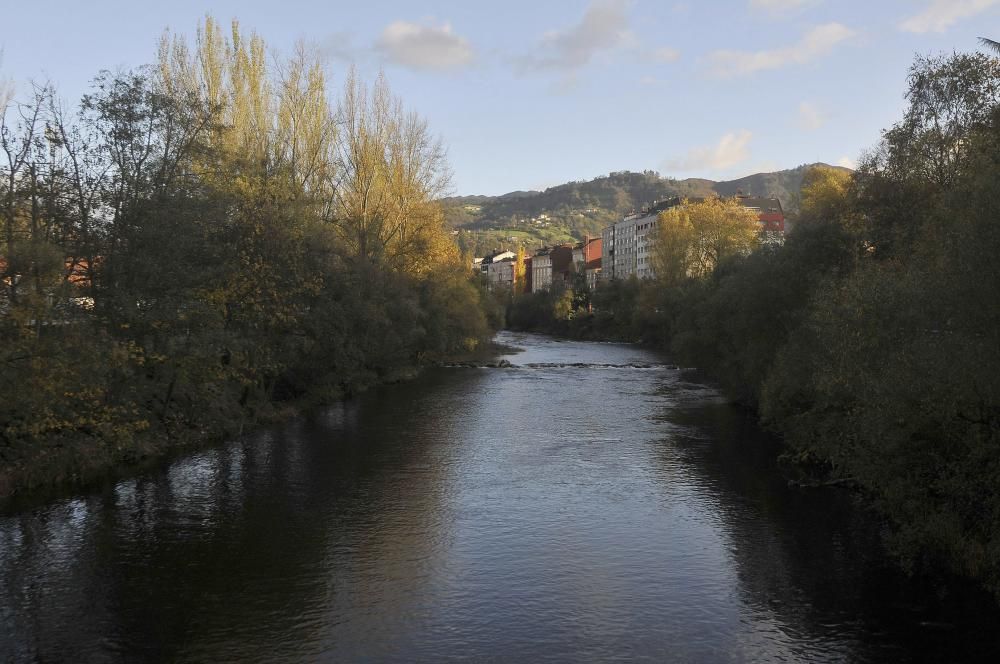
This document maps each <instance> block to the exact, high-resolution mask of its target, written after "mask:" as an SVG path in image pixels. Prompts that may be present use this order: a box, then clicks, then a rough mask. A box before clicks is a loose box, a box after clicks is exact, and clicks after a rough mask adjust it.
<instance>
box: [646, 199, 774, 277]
mask: <svg viewBox="0 0 1000 664" xmlns="http://www.w3.org/2000/svg"><path fill="white" fill-rule="evenodd" d="M657 222H658V223H657V228H656V237H655V240H654V242H653V261H654V262H653V265H654V268H655V270H656V274H657V276H658V277H659V278H660V279H662V280H663V281H664V283H667V284H670V285H674V284H678V283H680V282H681V281H683V280H684V279H686V278H689V277H694V278H704V277H707V276H709V275H710V274H711V273H712V271H713V270H714V269H715V267H716V266H717V265H719V263H720V262H721V261H723V260H725V259H727V258H729V257H731V256H739V255H746V254H749V253H750V252H751V251H753V250H754V249H755V248H756V247H757V246H758V244H759V242H760V223H759V221H758V219H757V215H756V214H755V213H754V212H753V211H751V210H748V209H747V208H745V207H743V206H742V205H741V204H740V202H739V201H738V200H736V199H732V198H709V199H707V200H705V201H704V202H700V203H688V202H686V201H685V202H684V203H682V204H681V205H678V206H676V207H672V208H670V209H668V210H666V211H664V212H662V213H660V216H659V218H658V220H657Z"/></svg>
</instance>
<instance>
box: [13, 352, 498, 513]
mask: <svg viewBox="0 0 1000 664" xmlns="http://www.w3.org/2000/svg"><path fill="white" fill-rule="evenodd" d="M517 351H518V349H517V348H514V347H512V346H508V345H503V344H499V343H496V342H495V341H490V342H488V343H483V344H480V345H478V346H477V347H476V348H475V349H473V350H465V351H461V352H456V353H451V354H448V355H446V356H443V357H440V358H436V359H433V360H431V359H425V360H424V361H423V362H421V363H414V364H408V365H403V366H399V367H396V368H393V369H391V370H389V371H386V372H384V373H383V374H381V375H376V374H373V373H367V374H365V375H363V376H359V377H357V378H355V379H354V380H352V381H350V382H349V383H345V384H344V385H343V386H340V387H338V388H330V387H329V386H327V387H323V388H322V389H315V390H309V391H306V392H305V393H303V394H301V395H298V396H296V397H295V398H292V399H287V400H276V401H269V402H263V403H255V404H253V405H252V406H250V407H246V408H244V409H243V410H242V412H241V413H240V416H239V417H236V418H228V419H225V420H220V421H218V423H217V424H218V426H217V427H216V428H206V427H194V426H183V425H181V424H179V423H176V422H174V423H172V426H170V427H164V428H156V429H152V428H147V429H146V430H144V431H140V432H137V433H136V434H135V435H134V436H132V437H131V438H129V439H127V440H122V438H121V437H120V436H114V435H111V432H104V431H101V430H98V431H94V432H93V433H92V434H89V435H87V434H78V435H63V436H60V437H59V438H58V439H53V440H51V441H48V444H47V445H44V446H39V447H35V448H34V449H27V450H20V456H19V458H17V459H16V460H15V461H14V462H13V463H9V464H7V465H5V466H4V467H3V468H0V511H10V510H16V509H18V508H19V507H20V506H23V505H30V504H37V503H39V502H45V501H46V500H49V499H52V498H54V497H58V496H62V495H67V494H70V493H73V492H78V491H81V490H85V489H87V488H89V487H91V486H95V485H98V484H101V483H104V482H108V481H112V480H115V479H120V478H123V477H128V476H130V475H134V474H137V473H142V472H145V471H148V470H150V469H153V468H156V467H159V466H161V465H163V464H165V463H169V462H171V461H172V460H174V459H177V458H178V457H181V456H183V455H185V454H189V453H191V452H193V451H196V450H200V449H206V448H210V447H213V446H217V445H221V444H223V443H225V442H226V441H229V440H232V439H233V438H237V437H240V436H243V435H246V434H249V433H251V432H253V431H255V430H257V429H259V428H261V427H266V426H270V425H273V424H276V423H279V422H282V421H286V420H290V419H292V418H294V417H298V416H301V415H303V414H307V413H309V412H312V411H315V410H317V409H319V408H323V407H325V406H329V405H331V404H333V403H336V402H338V401H343V400H348V399H351V398H354V397H356V396H358V395H360V394H363V393H365V392H367V391H368V390H371V389H373V388H376V387H378V386H380V385H391V384H395V383H401V382H406V381H410V380H413V379H415V378H417V377H418V376H419V375H420V374H421V372H422V371H424V370H425V369H427V368H430V367H437V366H445V365H454V364H470V365H477V366H486V365H488V364H490V363H492V362H494V361H495V359H496V358H497V357H498V356H500V355H502V354H510V353H512V352H517ZM102 434H104V435H102Z"/></svg>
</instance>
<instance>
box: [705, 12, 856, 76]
mask: <svg viewBox="0 0 1000 664" xmlns="http://www.w3.org/2000/svg"><path fill="white" fill-rule="evenodd" d="M855 34H857V33H855V32H854V30H851V29H850V28H848V27H847V26H845V25H842V24H840V23H826V24H824V25H819V26H816V27H815V28H813V29H812V30H810V31H809V32H807V33H806V34H804V35H803V36H802V38H801V39H800V40H799V41H798V42H797V43H795V44H793V45H791V46H787V47H785V48H776V49H772V50H769V51H714V52H712V53H711V54H709V56H708V57H709V61H710V63H711V65H712V72H713V73H714V74H715V75H716V76H742V75H746V74H752V73H754V72H757V71H762V70H765V69H779V68H781V67H785V66H787V65H793V64H797V65H801V64H805V63H807V62H810V61H812V60H815V59H816V58H819V57H821V56H824V55H826V54H827V53H829V52H830V51H832V50H833V49H834V47H835V46H836V45H837V44H839V43H840V42H842V41H844V40H846V39H850V38H851V37H853V36H854V35H855Z"/></svg>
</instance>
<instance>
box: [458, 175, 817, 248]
mask: <svg viewBox="0 0 1000 664" xmlns="http://www.w3.org/2000/svg"><path fill="white" fill-rule="evenodd" d="M812 165H813V164H804V165H802V166H799V167H797V168H792V169H789V170H784V171H776V172H774V173H755V174H753V175H748V176H747V177H743V178H739V179H737V180H729V181H723V182H716V181H714V180H705V179H701V178H689V179H686V180H676V179H674V178H665V177H662V176H660V174H659V173H656V172H654V171H644V172H642V173H634V172H630V171H620V172H613V173H610V174H609V175H604V176H601V177H597V178H594V179H593V180H589V181H581V182H567V183H566V184H561V185H557V186H555V187H549V188H548V189H546V190H545V191H516V192H511V193H509V194H504V195H502V196H456V197H451V198H444V199H442V201H441V202H442V204H443V205H444V208H445V216H446V219H447V221H448V224H449V226H450V227H451V228H453V229H456V230H458V231H459V233H458V239H459V244H460V245H461V246H462V247H463V248H464V249H466V250H468V251H472V252H473V253H477V254H482V253H486V252H487V251H489V250H492V249H497V248H501V247H503V248H509V247H512V246H515V245H517V244H525V245H527V246H529V247H533V246H541V245H543V244H549V243H552V242H557V241H563V239H565V238H570V237H572V238H577V239H582V238H583V237H584V236H586V235H590V236H595V235H599V234H600V232H601V229H603V228H604V227H605V226H608V225H609V224H611V223H613V222H614V221H616V220H618V219H620V218H621V217H622V216H623V215H625V214H628V213H629V212H632V211H634V210H639V209H641V208H643V207H645V206H647V205H650V204H651V203H653V202H654V201H658V200H663V199H665V198H671V197H673V196H681V197H685V196H692V197H694V196H711V195H713V194H719V195H722V196H732V195H733V194H736V193H737V192H740V191H741V192H743V193H744V194H751V195H756V196H776V197H777V198H779V199H780V200H781V204H782V206H783V207H784V208H785V210H786V211H788V212H794V211H795V210H796V209H797V207H798V197H799V188H800V187H801V185H802V176H803V174H804V173H805V171H806V169H808V168H809V167H810V166H812Z"/></svg>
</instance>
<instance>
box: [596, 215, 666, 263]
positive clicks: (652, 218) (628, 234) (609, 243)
mask: <svg viewBox="0 0 1000 664" xmlns="http://www.w3.org/2000/svg"><path fill="white" fill-rule="evenodd" d="M661 211H662V210H657V211H655V212H650V213H649V214H631V215H629V216H627V217H625V218H624V219H623V220H621V221H619V222H617V223H615V224H613V225H611V226H608V227H607V228H605V229H604V230H603V231H602V232H601V240H602V241H603V244H604V257H603V258H602V264H601V277H602V278H603V279H628V278H629V277H630V276H632V275H633V274H634V275H635V276H637V277H639V278H640V279H651V278H653V277H654V276H656V273H655V272H654V270H653V243H652V240H653V237H652V234H653V233H654V232H655V231H656V223H657V218H658V216H659V214H660V212H661Z"/></svg>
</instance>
